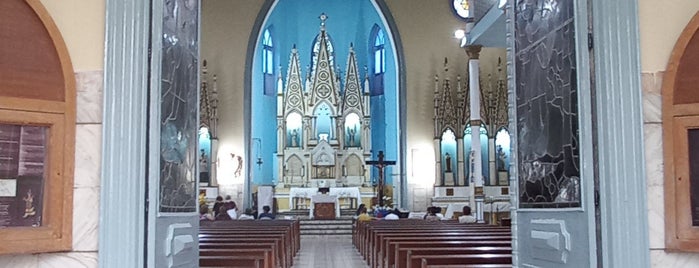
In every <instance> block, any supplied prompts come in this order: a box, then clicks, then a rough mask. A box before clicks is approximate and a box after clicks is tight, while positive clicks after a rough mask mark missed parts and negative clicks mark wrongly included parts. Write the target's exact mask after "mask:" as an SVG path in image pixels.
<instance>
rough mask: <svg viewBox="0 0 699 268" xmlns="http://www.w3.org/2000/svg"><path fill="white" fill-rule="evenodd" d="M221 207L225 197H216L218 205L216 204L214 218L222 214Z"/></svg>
mask: <svg viewBox="0 0 699 268" xmlns="http://www.w3.org/2000/svg"><path fill="white" fill-rule="evenodd" d="M221 206H223V197H222V196H220V195H219V196H217V197H216V203H214V209H213V210H214V217H218V214H219V212H221ZM224 212H225V211H224Z"/></svg>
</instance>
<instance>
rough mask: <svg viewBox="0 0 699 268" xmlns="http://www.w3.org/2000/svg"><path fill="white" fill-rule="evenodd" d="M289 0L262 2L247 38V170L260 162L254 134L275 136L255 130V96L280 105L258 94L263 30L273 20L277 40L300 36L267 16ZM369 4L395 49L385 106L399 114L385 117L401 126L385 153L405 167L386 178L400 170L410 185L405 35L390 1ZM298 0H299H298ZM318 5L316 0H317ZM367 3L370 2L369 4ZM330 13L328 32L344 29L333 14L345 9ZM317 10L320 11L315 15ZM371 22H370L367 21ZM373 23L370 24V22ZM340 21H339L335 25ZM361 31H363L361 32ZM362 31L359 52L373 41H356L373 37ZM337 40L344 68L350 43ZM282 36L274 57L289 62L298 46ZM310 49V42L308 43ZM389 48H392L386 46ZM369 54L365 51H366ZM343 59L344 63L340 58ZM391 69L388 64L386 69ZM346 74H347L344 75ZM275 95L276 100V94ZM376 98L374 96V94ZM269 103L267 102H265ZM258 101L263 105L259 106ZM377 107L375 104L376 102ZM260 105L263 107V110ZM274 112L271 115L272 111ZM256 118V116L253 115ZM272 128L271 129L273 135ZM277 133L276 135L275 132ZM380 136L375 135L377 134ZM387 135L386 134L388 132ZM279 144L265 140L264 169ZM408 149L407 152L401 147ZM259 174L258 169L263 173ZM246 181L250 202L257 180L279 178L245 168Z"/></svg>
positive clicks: (272, 167)
mask: <svg viewBox="0 0 699 268" xmlns="http://www.w3.org/2000/svg"><path fill="white" fill-rule="evenodd" d="M285 1H286V0H277V1H275V0H267V1H265V3H264V4H263V6H262V8H261V9H260V11H259V13H258V16H257V19H256V21H255V24H254V26H253V28H252V30H251V33H250V37H249V40H248V49H247V52H248V53H247V55H248V57H247V58H246V68H245V88H244V98H245V100H246V101H245V102H244V104H245V105H244V113H245V115H246V116H245V121H244V133H245V140H246V142H245V151H246V159H247V160H248V161H247V170H248V171H251V170H253V168H256V166H255V165H254V164H253V162H254V161H252V160H254V159H253V158H254V155H252V152H251V149H252V146H253V144H252V141H253V139H255V138H262V139H265V140H267V139H272V140H275V139H276V137H275V136H276V131H271V129H270V130H265V129H258V130H255V131H253V124H254V122H256V121H257V120H258V119H257V114H255V113H254V111H253V106H252V102H253V101H255V98H259V99H262V101H261V102H260V103H261V104H256V107H255V110H258V109H259V110H264V111H276V105H272V103H275V104H276V97H272V96H267V97H265V96H259V95H263V94H260V92H261V91H260V90H256V89H259V88H260V87H259V85H256V83H257V82H255V78H256V77H255V74H256V73H257V72H260V71H261V66H259V64H260V61H259V59H258V58H260V51H258V50H259V48H260V42H261V36H262V32H263V31H262V30H263V29H265V28H267V27H269V26H274V29H275V31H274V32H275V37H274V38H275V40H280V38H282V39H283V38H285V37H283V36H284V35H290V36H296V35H298V33H294V32H293V31H284V30H283V29H280V25H281V24H280V23H277V24H274V25H270V24H269V23H268V22H269V21H270V17H271V15H272V14H271V13H272V12H274V10H275V8H277V7H279V6H280V5H282V4H284V2H285ZM305 1H310V0H302V1H301V2H305ZM365 1H366V4H365V5H364V6H365V7H366V8H365V10H364V12H373V13H374V14H375V16H376V19H375V20H374V21H372V22H378V23H377V24H379V25H382V26H383V31H384V33H385V35H386V39H387V46H388V47H389V49H390V50H391V51H390V53H387V54H390V56H391V57H388V56H389V55H387V59H386V60H387V66H390V68H387V69H390V70H391V71H392V72H394V73H393V74H392V77H393V79H392V86H391V88H387V89H386V91H393V92H395V94H387V96H381V97H384V98H386V100H385V101H386V102H388V103H393V104H392V105H387V107H382V108H384V109H392V110H395V111H396V113H395V116H391V117H390V118H386V124H392V125H394V126H397V128H396V129H398V130H399V131H397V132H392V133H387V134H386V136H389V137H388V138H389V140H391V142H390V144H386V146H385V147H384V151H385V154H386V158H387V159H389V160H397V161H398V162H399V164H400V170H399V171H393V170H392V168H389V169H387V172H386V173H387V174H386V175H388V176H387V183H391V180H392V178H393V177H392V176H391V175H392V174H394V173H395V174H398V178H399V179H400V181H401V183H400V184H401V185H407V183H406V175H405V163H406V158H405V153H404V152H405V151H406V149H405V148H406V133H405V132H404V131H402V129H404V128H405V124H406V118H405V114H406V113H405V110H406V108H405V106H406V105H405V104H406V96H405V92H404V90H405V89H404V88H405V81H406V79H405V63H404V61H405V60H404V53H403V48H402V45H401V40H400V35H399V34H398V31H397V26H396V23H395V21H394V19H393V16H392V15H391V13H390V11H389V9H388V6H387V5H386V3H385V1H384V0H365ZM295 2H298V1H295ZM329 2H330V3H333V4H337V5H346V4H347V3H345V2H355V1H329ZM316 5H317V4H316ZM297 6H303V8H295V9H289V10H290V11H289V12H297V13H298V12H300V11H301V9H303V10H305V11H303V12H309V13H317V14H320V13H322V12H321V11H320V10H318V11H308V9H309V8H310V7H312V6H313V5H305V6H304V5H302V4H297ZM368 7H371V9H369V8H368ZM326 13H328V14H329V16H330V19H329V22H328V23H327V24H328V32H329V33H331V34H333V33H334V32H341V30H333V29H332V25H333V22H332V19H333V17H336V16H341V15H336V16H334V15H333V14H332V13H329V12H326ZM347 13H349V12H346V11H344V10H343V12H342V13H340V14H347ZM316 16H317V15H316ZM316 16H313V17H312V18H308V20H313V22H312V23H311V22H309V25H319V20H318V19H317V18H315V17H316ZM367 24H369V23H367ZM373 24H374V23H371V24H369V26H367V27H370V26H372V25H373ZM336 26H337V25H336ZM308 28H309V29H312V28H313V27H308ZM311 32H313V34H314V35H316V34H317V33H318V29H317V28H316V29H312V30H311ZM359 34H361V35H363V36H359ZM357 35H358V36H357V37H356V38H355V41H353V42H356V44H355V45H354V49H355V53H356V52H357V50H366V49H368V45H362V46H359V45H357V44H358V43H359V42H362V43H364V44H368V42H369V40H368V39H369V35H368V31H357ZM333 37H334V40H333V41H334V42H336V43H335V44H334V45H335V52H336V55H337V58H336V65H339V66H340V67H341V68H342V69H343V71H344V69H346V68H345V65H346V60H347V59H346V55H347V52H348V49H349V46H348V45H347V44H345V42H341V41H340V40H338V39H339V37H338V36H337V34H335V35H334V36H333ZM307 40H309V39H307V38H305V39H303V40H302V41H304V42H303V43H302V42H301V41H299V42H295V43H296V44H304V43H305V44H308V43H309V42H308V41H307ZM277 44H279V42H276V41H275V51H277V52H278V53H276V55H275V59H280V60H281V61H277V62H282V63H287V62H288V55H289V54H288V53H289V51H290V50H291V47H292V46H293V43H292V44H287V45H281V44H280V45H277ZM308 49H311V48H308ZM299 50H300V51H299V54H300V55H302V56H301V58H300V59H301V60H302V63H301V65H302V66H303V67H302V68H303V69H304V74H305V71H306V70H305V69H306V67H307V66H306V65H307V64H304V63H303V59H304V58H306V57H304V56H303V55H309V54H310V51H305V52H304V51H302V50H301V48H299ZM387 52H388V51H387ZM364 55H366V51H365V52H364ZM365 58H366V57H365ZM358 60H360V66H359V67H360V73H361V74H362V76H363V75H364V68H363V67H364V65H365V64H366V63H361V61H362V59H360V58H359V57H358ZM338 62H339V63H338ZM280 68H281V69H282V73H283V74H285V73H286V68H288V66H284V64H282V66H280ZM387 71H388V70H387ZM343 79H344V77H343ZM272 99H274V100H272ZM372 100H373V99H372ZM265 103H266V104H265ZM257 105H260V106H259V107H257ZM372 109H373V107H372ZM259 110H258V111H259ZM270 117H271V116H270ZM253 119H254V120H253ZM270 134H271V135H270ZM264 135H269V137H262V136H264ZM272 135H274V136H272ZM374 138H376V137H372V139H374ZM384 139H385V137H384ZM266 143H267V144H270V142H266ZM275 150H276V148H274V146H271V147H269V146H266V147H265V148H263V150H262V152H261V154H262V155H263V158H265V159H266V160H269V161H265V163H266V164H268V166H267V167H266V168H265V170H270V171H269V172H270V173H272V172H271V171H272V170H276V161H274V160H273V159H274V155H275V153H276V152H275ZM401 152H403V153H401ZM372 153H373V154H374V155H376V154H377V153H378V152H377V150H374V152H372ZM258 175H259V174H258ZM246 177H247V179H246V181H245V192H246V196H245V201H244V202H246V203H249V201H250V193H251V191H250V190H251V185H252V184H257V185H261V184H269V182H274V181H276V180H275V179H273V176H272V174H266V175H262V176H261V177H260V178H264V179H255V178H254V176H253V175H252V174H251V172H248V174H246ZM270 179H271V180H270ZM400 190H401V197H402V200H401V203H402V204H406V201H407V195H406V194H407V188H406V187H402V188H401V189H400Z"/></svg>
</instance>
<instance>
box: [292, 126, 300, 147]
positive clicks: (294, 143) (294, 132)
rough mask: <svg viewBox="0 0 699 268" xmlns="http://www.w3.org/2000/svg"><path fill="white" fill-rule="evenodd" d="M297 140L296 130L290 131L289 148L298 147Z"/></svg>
mask: <svg viewBox="0 0 699 268" xmlns="http://www.w3.org/2000/svg"><path fill="white" fill-rule="evenodd" d="M298 138H299V132H298V130H296V129H294V130H292V131H291V147H298V146H299V142H298Z"/></svg>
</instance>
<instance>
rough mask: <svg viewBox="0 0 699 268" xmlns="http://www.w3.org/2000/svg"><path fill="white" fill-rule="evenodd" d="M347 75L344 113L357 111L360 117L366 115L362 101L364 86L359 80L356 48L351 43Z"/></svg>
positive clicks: (343, 104) (343, 103)
mask: <svg viewBox="0 0 699 268" xmlns="http://www.w3.org/2000/svg"><path fill="white" fill-rule="evenodd" d="M346 75H347V76H346V77H345V92H344V99H343V102H342V113H343V114H347V113H348V112H351V111H353V110H354V111H355V112H357V113H358V115H359V116H360V117H363V116H364V107H363V103H362V101H361V100H362V87H361V84H360V80H359V72H358V71H357V60H356V58H355V54H354V48H353V47H352V45H350V51H349V56H348V59H347V74H346Z"/></svg>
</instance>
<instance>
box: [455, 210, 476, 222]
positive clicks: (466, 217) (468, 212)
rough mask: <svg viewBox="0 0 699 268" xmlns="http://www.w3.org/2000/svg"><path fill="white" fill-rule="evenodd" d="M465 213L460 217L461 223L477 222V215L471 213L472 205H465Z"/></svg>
mask: <svg viewBox="0 0 699 268" xmlns="http://www.w3.org/2000/svg"><path fill="white" fill-rule="evenodd" d="M463 214H464V215H463V216H461V217H459V223H475V222H476V217H474V216H473V215H471V207H469V206H464V208H463Z"/></svg>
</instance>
